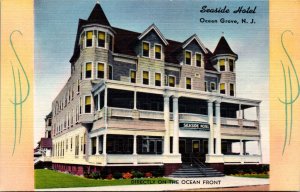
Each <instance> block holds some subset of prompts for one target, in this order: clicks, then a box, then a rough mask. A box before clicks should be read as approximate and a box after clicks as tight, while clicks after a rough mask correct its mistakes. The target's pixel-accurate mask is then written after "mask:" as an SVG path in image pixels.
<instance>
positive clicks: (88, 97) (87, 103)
mask: <svg viewBox="0 0 300 192" xmlns="http://www.w3.org/2000/svg"><path fill="white" fill-rule="evenodd" d="M85 104H86V105H90V104H91V96H86V97H85Z"/></svg>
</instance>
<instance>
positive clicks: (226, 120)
mask: <svg viewBox="0 0 300 192" xmlns="http://www.w3.org/2000/svg"><path fill="white" fill-rule="evenodd" d="M221 124H223V125H234V126H239V120H238V119H235V118H224V117H221Z"/></svg>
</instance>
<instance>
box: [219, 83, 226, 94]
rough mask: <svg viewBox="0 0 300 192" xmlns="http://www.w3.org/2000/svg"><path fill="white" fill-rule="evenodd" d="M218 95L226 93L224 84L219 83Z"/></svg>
mask: <svg viewBox="0 0 300 192" xmlns="http://www.w3.org/2000/svg"><path fill="white" fill-rule="evenodd" d="M220 93H221V94H225V93H226V90H225V83H220Z"/></svg>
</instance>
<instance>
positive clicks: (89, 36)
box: [87, 31, 93, 39]
mask: <svg viewBox="0 0 300 192" xmlns="http://www.w3.org/2000/svg"><path fill="white" fill-rule="evenodd" d="M92 38H93V31H88V32H87V39H92Z"/></svg>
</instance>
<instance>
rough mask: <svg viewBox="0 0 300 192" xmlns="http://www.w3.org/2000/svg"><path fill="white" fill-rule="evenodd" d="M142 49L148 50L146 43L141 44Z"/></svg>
mask: <svg viewBox="0 0 300 192" xmlns="http://www.w3.org/2000/svg"><path fill="white" fill-rule="evenodd" d="M143 49H144V50H147V51H148V50H149V44H148V43H143Z"/></svg>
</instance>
